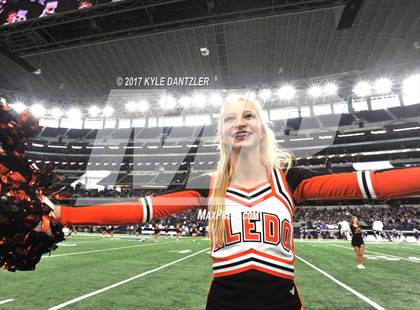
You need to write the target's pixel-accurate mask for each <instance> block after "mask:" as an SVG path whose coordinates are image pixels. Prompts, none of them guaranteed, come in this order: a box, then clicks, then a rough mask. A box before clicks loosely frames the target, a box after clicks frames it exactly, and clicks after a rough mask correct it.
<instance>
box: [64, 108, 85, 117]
mask: <svg viewBox="0 0 420 310" xmlns="http://www.w3.org/2000/svg"><path fill="white" fill-rule="evenodd" d="M66 115H67V117H68V118H70V119H81V118H82V112H80V110H79V109H78V108H71V109H70V110H68V111H67V113H66Z"/></svg>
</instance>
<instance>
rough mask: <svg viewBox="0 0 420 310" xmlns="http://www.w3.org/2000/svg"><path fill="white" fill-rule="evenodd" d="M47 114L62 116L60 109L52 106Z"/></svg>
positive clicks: (56, 116)
mask: <svg viewBox="0 0 420 310" xmlns="http://www.w3.org/2000/svg"><path fill="white" fill-rule="evenodd" d="M49 114H50V115H51V116H52V117H55V118H60V117H61V116H63V114H64V112H63V111H61V110H60V109H59V108H53V109H52V110H51V112H50V113H49Z"/></svg>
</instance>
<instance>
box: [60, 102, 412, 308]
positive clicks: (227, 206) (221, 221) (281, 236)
mask: <svg viewBox="0 0 420 310" xmlns="http://www.w3.org/2000/svg"><path fill="white" fill-rule="evenodd" d="M263 115H264V113H263V111H262V109H261V106H260V104H259V103H258V102H255V101H250V100H246V99H239V100H236V101H231V102H227V103H225V104H224V105H223V107H222V111H221V113H220V117H219V127H218V134H217V137H218V141H219V149H220V160H219V162H218V166H217V169H216V171H215V172H214V173H213V174H212V175H202V176H200V177H197V178H195V179H193V180H190V181H189V182H188V183H187V185H186V186H184V187H182V188H178V189H176V190H173V191H170V192H167V193H164V194H160V195H156V196H146V197H141V198H140V199H138V200H135V201H127V202H118V203H114V204H108V205H100V206H89V207H83V208H73V207H64V206H63V207H56V208H55V210H54V213H55V216H56V221H58V222H60V223H62V224H67V225H69V224H80V225H86V224H90V225H95V224H96V225H100V224H103V223H107V224H114V225H123V224H125V225H127V224H132V223H146V222H149V221H151V220H157V219H159V218H161V217H164V216H168V215H170V214H174V213H177V212H183V211H186V210H189V209H192V208H199V207H203V208H205V207H208V209H209V213H210V217H209V233H210V236H211V251H210V256H211V257H212V261H213V262H212V263H213V281H212V284H211V287H210V290H209V294H208V298H207V306H206V309H207V310H215V309H244V310H245V309H265V310H270V309H271V310H274V309H288V310H299V309H303V305H302V300H301V298H300V297H299V294H298V290H297V288H296V284H295V281H294V280H295V277H294V261H295V254H294V240H293V213H294V210H295V208H296V204H297V203H301V202H303V201H306V200H315V199H324V200H343V199H357V200H360V199H371V198H377V199H384V198H392V197H400V196H409V195H413V194H418V193H420V168H407V169H396V170H390V171H381V172H375V171H373V172H368V171H365V172H353V173H339V174H326V175H320V174H318V173H316V172H314V171H312V170H307V169H302V168H300V167H296V166H293V164H292V163H293V162H292V156H291V154H289V153H288V152H286V151H284V150H281V149H279V148H278V146H277V144H276V141H275V135H274V132H273V130H272V129H270V128H269V127H268V126H267V122H265V121H264V119H263ZM396 180H398V181H397V182H396Z"/></svg>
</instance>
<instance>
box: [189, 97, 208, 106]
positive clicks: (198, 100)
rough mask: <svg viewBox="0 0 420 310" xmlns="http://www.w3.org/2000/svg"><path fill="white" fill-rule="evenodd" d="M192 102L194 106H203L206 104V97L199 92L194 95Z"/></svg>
mask: <svg viewBox="0 0 420 310" xmlns="http://www.w3.org/2000/svg"><path fill="white" fill-rule="evenodd" d="M192 102H193V106H194V107H196V108H203V107H205V106H206V104H207V99H206V97H205V96H204V95H202V94H199V95H195V96H194V97H193V99H192Z"/></svg>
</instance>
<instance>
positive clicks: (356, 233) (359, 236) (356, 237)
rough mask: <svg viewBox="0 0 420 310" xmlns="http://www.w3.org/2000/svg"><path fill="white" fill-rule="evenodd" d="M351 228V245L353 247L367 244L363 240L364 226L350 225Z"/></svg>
mask: <svg viewBox="0 0 420 310" xmlns="http://www.w3.org/2000/svg"><path fill="white" fill-rule="evenodd" d="M350 230H351V234H352V238H351V245H352V246H353V247H355V246H357V247H360V246H362V245H363V244H365V243H364V242H363V232H362V228H361V227H360V225H357V226H353V225H350Z"/></svg>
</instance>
